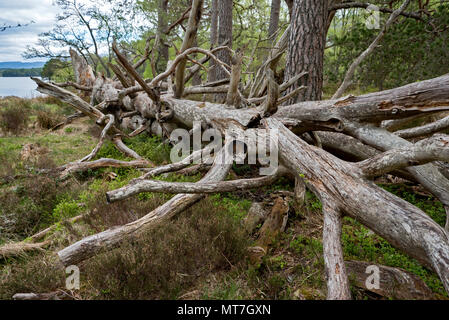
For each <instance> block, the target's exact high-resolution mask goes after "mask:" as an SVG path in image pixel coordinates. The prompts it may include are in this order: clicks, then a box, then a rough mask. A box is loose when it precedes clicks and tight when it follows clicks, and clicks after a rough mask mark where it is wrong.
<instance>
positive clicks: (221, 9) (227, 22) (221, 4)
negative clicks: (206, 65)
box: [215, 0, 233, 102]
mask: <svg viewBox="0 0 449 320" xmlns="http://www.w3.org/2000/svg"><path fill="white" fill-rule="evenodd" d="M232 8H233V2H232V0H219V1H218V43H220V44H221V43H226V46H228V47H229V48H232ZM217 58H218V59H220V60H221V61H223V62H224V63H226V64H228V65H230V64H231V53H230V52H229V51H228V50H223V51H220V52H218V53H217ZM228 77H229V76H228V75H227V74H226V73H225V72H224V70H222V69H219V68H216V71H215V80H221V79H225V78H228ZM225 98H226V95H225V94H217V95H216V100H215V101H220V102H222V101H224V99H225Z"/></svg>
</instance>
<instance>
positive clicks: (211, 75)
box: [207, 0, 218, 82]
mask: <svg viewBox="0 0 449 320" xmlns="http://www.w3.org/2000/svg"><path fill="white" fill-rule="evenodd" d="M210 11H211V12H210V15H211V18H210V19H211V20H210V46H211V48H212V47H216V46H217V44H218V0H212V3H211V8H210ZM216 68H217V64H216V62H215V60H213V59H211V60H210V68H209V72H208V75H207V79H208V81H209V82H214V81H215V80H216V72H215V69H216Z"/></svg>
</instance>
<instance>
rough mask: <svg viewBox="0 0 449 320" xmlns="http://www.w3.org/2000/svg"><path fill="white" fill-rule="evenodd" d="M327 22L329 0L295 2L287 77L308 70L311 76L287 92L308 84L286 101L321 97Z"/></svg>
mask: <svg viewBox="0 0 449 320" xmlns="http://www.w3.org/2000/svg"><path fill="white" fill-rule="evenodd" d="M327 25H328V1H327V0H294V1H293V8H292V17H291V32H290V37H289V44H288V53H287V65H286V69H285V80H289V79H291V78H293V77H294V76H296V75H297V74H299V73H301V72H308V76H307V77H303V78H301V79H300V81H298V83H296V84H295V85H293V86H291V87H290V88H289V90H288V91H287V92H286V93H285V94H288V93H289V92H291V91H293V90H295V89H296V88H298V87H300V86H307V89H306V90H304V91H302V92H300V93H299V94H298V95H297V96H296V98H293V99H290V100H289V101H288V102H287V103H286V104H292V103H295V102H299V101H313V100H320V99H321V94H322V89H323V59H324V48H325V44H326V30H327Z"/></svg>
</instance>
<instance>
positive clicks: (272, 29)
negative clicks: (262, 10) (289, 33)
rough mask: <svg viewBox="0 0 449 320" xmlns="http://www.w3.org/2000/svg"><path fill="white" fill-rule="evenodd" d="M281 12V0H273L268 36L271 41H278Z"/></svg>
mask: <svg viewBox="0 0 449 320" xmlns="http://www.w3.org/2000/svg"><path fill="white" fill-rule="evenodd" d="M280 12H281V0H272V1H271V13H270V24H269V25H268V38H269V39H270V42H271V43H275V42H276V37H275V35H276V32H277V31H278V28H279V15H280Z"/></svg>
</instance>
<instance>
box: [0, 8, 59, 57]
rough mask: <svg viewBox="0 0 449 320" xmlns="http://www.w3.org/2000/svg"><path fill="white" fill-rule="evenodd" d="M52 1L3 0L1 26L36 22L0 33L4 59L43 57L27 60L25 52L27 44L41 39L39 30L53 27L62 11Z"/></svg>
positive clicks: (0, 17)
mask: <svg viewBox="0 0 449 320" xmlns="http://www.w3.org/2000/svg"><path fill="white" fill-rule="evenodd" d="M52 3H53V0H0V12H1V13H0V26H3V25H17V24H18V23H20V24H26V23H29V22H30V21H34V22H35V23H32V24H30V25H28V26H23V27H20V28H12V29H6V30H5V31H3V32H0V62H6V61H23V62H31V61H42V60H43V59H34V60H25V59H24V58H23V57H22V53H23V52H24V51H25V48H26V46H27V45H33V44H34V43H35V42H36V41H37V39H38V35H39V33H41V32H45V31H49V30H50V29H51V28H52V26H53V24H54V22H55V16H56V14H57V13H58V8H57V7H56V6H53V5H52Z"/></svg>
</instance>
